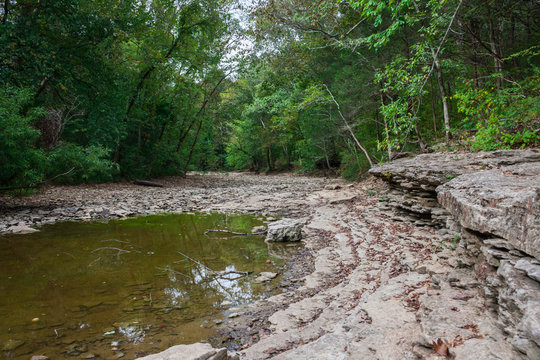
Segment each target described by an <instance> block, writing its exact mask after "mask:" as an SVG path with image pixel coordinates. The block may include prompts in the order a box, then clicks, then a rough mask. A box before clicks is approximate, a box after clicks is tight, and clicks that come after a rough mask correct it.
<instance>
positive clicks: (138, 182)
mask: <svg viewBox="0 0 540 360" xmlns="http://www.w3.org/2000/svg"><path fill="white" fill-rule="evenodd" d="M133 184H134V185H141V186H151V187H163V184H159V183H157V182H153V181H146V180H134V181H133Z"/></svg>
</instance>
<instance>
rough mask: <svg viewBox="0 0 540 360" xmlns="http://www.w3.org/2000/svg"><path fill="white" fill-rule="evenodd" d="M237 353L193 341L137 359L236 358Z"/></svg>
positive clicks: (190, 359)
mask: <svg viewBox="0 0 540 360" xmlns="http://www.w3.org/2000/svg"><path fill="white" fill-rule="evenodd" d="M237 359H238V355H231V354H230V353H229V352H227V349H225V348H222V349H214V348H213V347H212V345H210V344H205V343H195V344H190V345H176V346H173V347H170V348H168V349H167V350H165V351H163V352H160V353H158V354H154V355H148V356H145V357H142V358H139V360H237Z"/></svg>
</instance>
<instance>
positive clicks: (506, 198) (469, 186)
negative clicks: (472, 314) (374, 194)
mask: <svg viewBox="0 0 540 360" xmlns="http://www.w3.org/2000/svg"><path fill="white" fill-rule="evenodd" d="M370 173H372V174H373V175H375V176H377V177H380V178H382V179H385V180H386V181H387V182H388V183H389V184H390V185H391V188H392V190H391V191H390V192H389V198H388V204H389V205H390V206H393V207H395V208H396V209H398V210H399V211H401V213H402V214H403V216H408V218H409V221H410V218H411V217H412V219H413V220H414V222H415V224H417V225H428V226H434V227H436V228H439V230H440V231H441V232H446V233H448V234H454V236H455V237H454V238H455V239H456V241H458V242H459V243H458V244H457V245H458V247H457V250H456V251H455V254H454V258H453V259H452V263H453V264H454V266H455V267H456V268H459V267H468V268H471V269H473V270H474V271H475V273H476V275H477V277H478V279H479V280H481V281H482V283H483V284H484V287H483V289H484V295H485V296H486V298H487V299H489V300H491V301H490V305H491V306H492V307H493V309H494V310H495V311H496V313H497V315H498V318H499V321H500V323H501V326H502V327H503V329H504V331H505V332H506V334H507V335H508V339H509V341H510V342H511V343H512V345H513V346H514V348H515V349H516V350H518V351H520V352H521V353H522V354H524V355H526V356H527V357H528V358H531V359H540V282H539V281H540V150H534V149H529V150H507V151H495V152H480V153H472V154H464V153H439V154H422V155H418V156H416V157H414V158H407V159H399V160H396V161H393V162H391V163H388V164H384V165H382V166H377V167H374V168H372V169H371V170H370Z"/></svg>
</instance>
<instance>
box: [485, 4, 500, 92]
mask: <svg viewBox="0 0 540 360" xmlns="http://www.w3.org/2000/svg"><path fill="white" fill-rule="evenodd" d="M488 17H489V21H488V24H489V44H490V47H491V53H492V54H493V64H494V67H495V72H496V73H497V74H498V76H497V89H500V88H501V87H502V74H501V72H502V61H501V58H502V56H501V52H500V47H499V46H498V42H497V39H496V36H495V27H496V26H495V23H494V19H493V17H492V16H491V11H489V10H488Z"/></svg>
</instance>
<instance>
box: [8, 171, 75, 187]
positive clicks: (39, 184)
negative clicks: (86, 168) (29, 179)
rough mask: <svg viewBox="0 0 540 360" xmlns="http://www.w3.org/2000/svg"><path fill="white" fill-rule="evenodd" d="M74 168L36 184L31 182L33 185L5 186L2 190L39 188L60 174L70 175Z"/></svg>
mask: <svg viewBox="0 0 540 360" xmlns="http://www.w3.org/2000/svg"><path fill="white" fill-rule="evenodd" d="M73 170H75V168H74V167H72V168H71V169H69V170H68V171H66V172H65V173H62V174H58V175H56V176H53V177H51V178H48V179H45V180H43V181H39V182H37V183H35V184H31V185H21V186H12V187H3V188H0V191H11V190H22V189H34V188H37V187H39V186H41V185H45V184H47V183H49V182H51V181H53V180H55V179H58V178H59V177H60V176H65V175H68V174H69V173H71V172H72V171H73Z"/></svg>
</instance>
